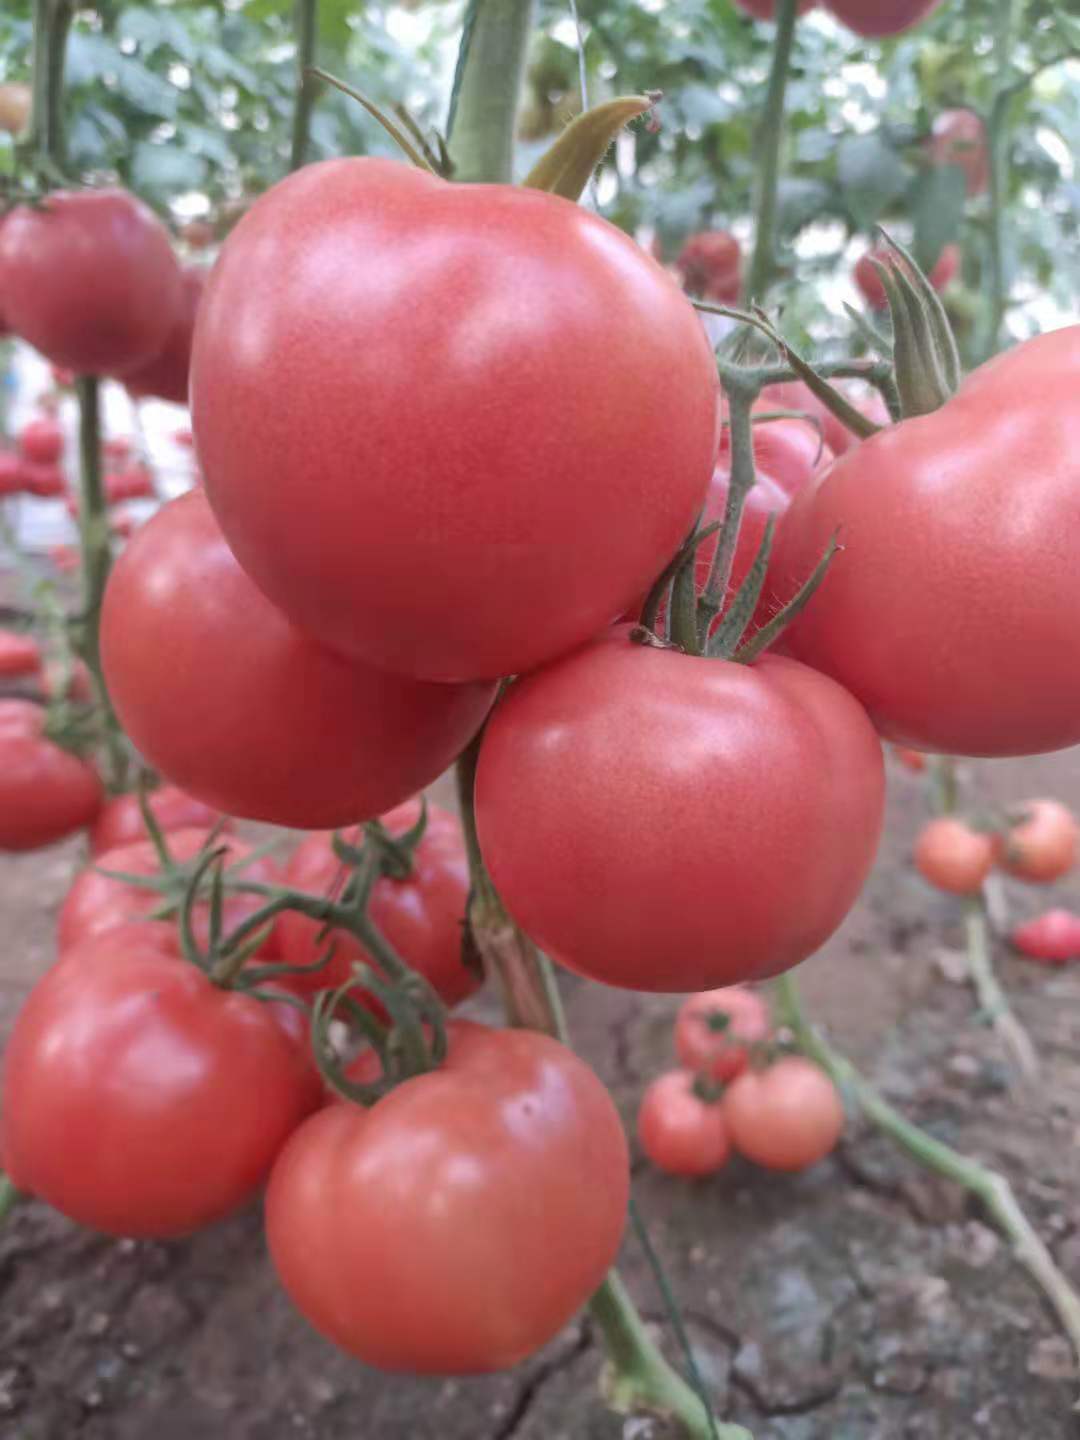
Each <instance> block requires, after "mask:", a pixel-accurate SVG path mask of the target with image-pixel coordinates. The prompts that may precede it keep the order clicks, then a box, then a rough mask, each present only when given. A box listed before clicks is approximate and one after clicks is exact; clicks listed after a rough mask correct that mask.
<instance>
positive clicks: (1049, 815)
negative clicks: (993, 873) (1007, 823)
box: [1000, 800, 1080, 885]
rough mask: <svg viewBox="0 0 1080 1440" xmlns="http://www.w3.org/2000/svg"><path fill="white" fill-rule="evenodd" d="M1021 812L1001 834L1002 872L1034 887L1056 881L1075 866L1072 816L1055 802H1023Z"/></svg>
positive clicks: (1078, 831)
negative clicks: (1002, 842)
mask: <svg viewBox="0 0 1080 1440" xmlns="http://www.w3.org/2000/svg"><path fill="white" fill-rule="evenodd" d="M1022 812H1023V813H1022V816H1021V818H1020V819H1019V821H1018V823H1017V824H1015V825H1013V826H1011V827H1010V828H1009V830H1008V831H1007V833H1006V835H1005V841H1004V845H1003V846H1002V849H1001V855H1000V859H1001V867H1002V869H1003V870H1007V871H1008V872H1009V874H1010V875H1015V876H1016V877H1017V879H1019V880H1028V881H1031V882H1034V883H1035V884H1038V885H1049V884H1050V883H1051V882H1052V881H1054V880H1060V879H1061V877H1062V876H1063V875H1067V874H1068V873H1069V871H1070V870H1071V869H1072V868H1073V867H1074V866H1075V864H1076V849H1077V840H1078V839H1080V826H1078V825H1077V823H1076V816H1075V815H1074V814H1073V813H1072V811H1071V810H1070V809H1069V807H1068V806H1067V805H1062V804H1061V802H1060V801H1059V800H1027V801H1025V802H1024V805H1023V806H1022Z"/></svg>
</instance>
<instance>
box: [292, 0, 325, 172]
mask: <svg viewBox="0 0 1080 1440" xmlns="http://www.w3.org/2000/svg"><path fill="white" fill-rule="evenodd" d="M317 24H318V0H295V4H294V7H293V34H294V36H295V37H296V100H295V103H294V105H293V123H292V146H291V149H290V153H289V169H290V170H299V169H300V166H301V165H303V164H304V162H305V160H306V159H307V147H308V138H309V134H310V130H311V112H312V110H313V109H314V107H315V77H314V76H313V75H311V74H310V73H309V71H310V69H311V66H312V65H313V64H314V61H315V35H316V29H317Z"/></svg>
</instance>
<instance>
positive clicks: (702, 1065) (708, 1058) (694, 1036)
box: [675, 985, 772, 1080]
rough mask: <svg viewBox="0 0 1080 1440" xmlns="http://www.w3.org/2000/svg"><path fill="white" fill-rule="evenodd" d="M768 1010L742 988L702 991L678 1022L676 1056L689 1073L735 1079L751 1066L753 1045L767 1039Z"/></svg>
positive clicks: (688, 1002) (689, 1002)
mask: <svg viewBox="0 0 1080 1440" xmlns="http://www.w3.org/2000/svg"><path fill="white" fill-rule="evenodd" d="M771 1029H772V1022H771V1019H770V1016H769V1007H768V1005H767V1004H766V1003H765V1001H764V1000H763V999H762V998H761V996H760V995H758V994H756V993H755V992H754V991H753V990H746V989H744V988H743V987H742V986H741V985H728V986H725V987H724V988H723V989H720V990H702V991H700V992H699V993H698V994H697V995H691V996H689V997H688V999H686V1000H685V1001H684V1002H683V1004H682V1007H681V1009H680V1010H679V1014H678V1018H677V1019H676V1021H675V1053H676V1054H677V1055H678V1057H679V1064H680V1065H682V1066H683V1067H684V1068H685V1069H687V1070H693V1071H695V1072H697V1073H698V1074H701V1075H705V1076H708V1078H709V1079H711V1080H732V1079H734V1077H735V1076H736V1075H739V1074H741V1073H742V1071H743V1070H745V1069H746V1066H747V1064H748V1063H749V1059H750V1056H749V1051H748V1049H747V1047H748V1046H750V1045H756V1044H758V1043H760V1042H761V1041H762V1040H767V1039H768V1037H769V1033H770V1031H771Z"/></svg>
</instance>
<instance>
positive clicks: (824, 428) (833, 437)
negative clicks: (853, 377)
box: [758, 380, 890, 470]
mask: <svg viewBox="0 0 1080 1440" xmlns="http://www.w3.org/2000/svg"><path fill="white" fill-rule="evenodd" d="M837 388H838V389H839V390H841V391H842V392H844V393H846V394H847V396H848V399H849V400H851V401H852V403H853V404H854V405H855V406H856V408H857V409H859V410H861V411H862V412H863V414H864V415H866V416H867V418H868V419H870V420H873V421H874V423H875V424H877V425H888V424H889V423H890V421H889V412H888V410H887V409H886V407H885V402H884V400H882V398H881V396H880V395H879V394H878V392H877V391H876V390H871V391H869V392H868V393H866V394H859V393H857V392H855V391H853V390H851V389H850V387H848V386H846V385H844V384H842V383H841V384H840V385H839V386H837ZM758 406H759V408H760V409H762V410H801V411H803V412H804V413H805V414H806V415H808V416H809V417H810V418H811V419H812V420H814V421H816V422H817V423H818V424H820V426H821V434H822V435H823V436H824V440H825V445H826V451H825V453H824V454H823V456H822V457H821V459H819V460H818V462H817V465H816V466H815V467H814V468H815V469H819V470H820V469H824V468H825V464H824V462H825V461H827V460H829V459H831V458H832V456H833V455H843V454H844V453H845V452H846V451H848V450H850V449H851V448H852V446H853V445H857V444H858V437H857V436H856V435H855V434H853V432H852V431H850V430H849V429H848V428H847V426H846V425H843V424H841V422H840V421H839V420H838V419H837V418H836V416H835V415H834V414H833V413H832V411H831V410H828V409H826V407H825V406H824V405H823V404H822V402H821V401H820V400H819V399H818V397H817V396H816V395H815V394H814V392H813V391H812V390H811V389H810V388H809V387H808V386H807V385H805V384H804V383H803V382H802V381H801V380H789V381H787V382H786V383H784V384H782V385H769V386H767V387H766V388H765V389H764V390H763V391H762V392H761V398H760V400H759V401H758ZM815 428H816V426H815ZM830 452H831V453H830Z"/></svg>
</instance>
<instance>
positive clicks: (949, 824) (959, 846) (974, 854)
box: [915, 815, 997, 895]
mask: <svg viewBox="0 0 1080 1440" xmlns="http://www.w3.org/2000/svg"><path fill="white" fill-rule="evenodd" d="M996 854H997V842H996V840H995V837H994V836H993V835H985V834H982V833H981V832H980V831H978V830H973V829H972V828H971V826H970V825H967V824H965V823H964V821H963V820H957V819H954V818H953V817H952V816H950V815H943V816H941V817H940V819H937V820H931V821H930V823H929V824H928V825H926V826H925V827H924V828H923V831H922V834H921V835H920V836H919V839H918V843H917V844H916V846H915V865H916V868H917V869H918V871H919V874H920V875H921V876H922V877H923V879H924V880H925V881H927V883H928V884H930V885H933V886H934V888H935V889H936V890H945V891H947V892H948V894H950V895H977V894H978V892H979V890H980V889H981V888H982V884H983V881H984V880H985V879H986V877H987V876H988V875H989V874H990V871H991V870H992V869H993V868H994V857H995V855H996Z"/></svg>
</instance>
